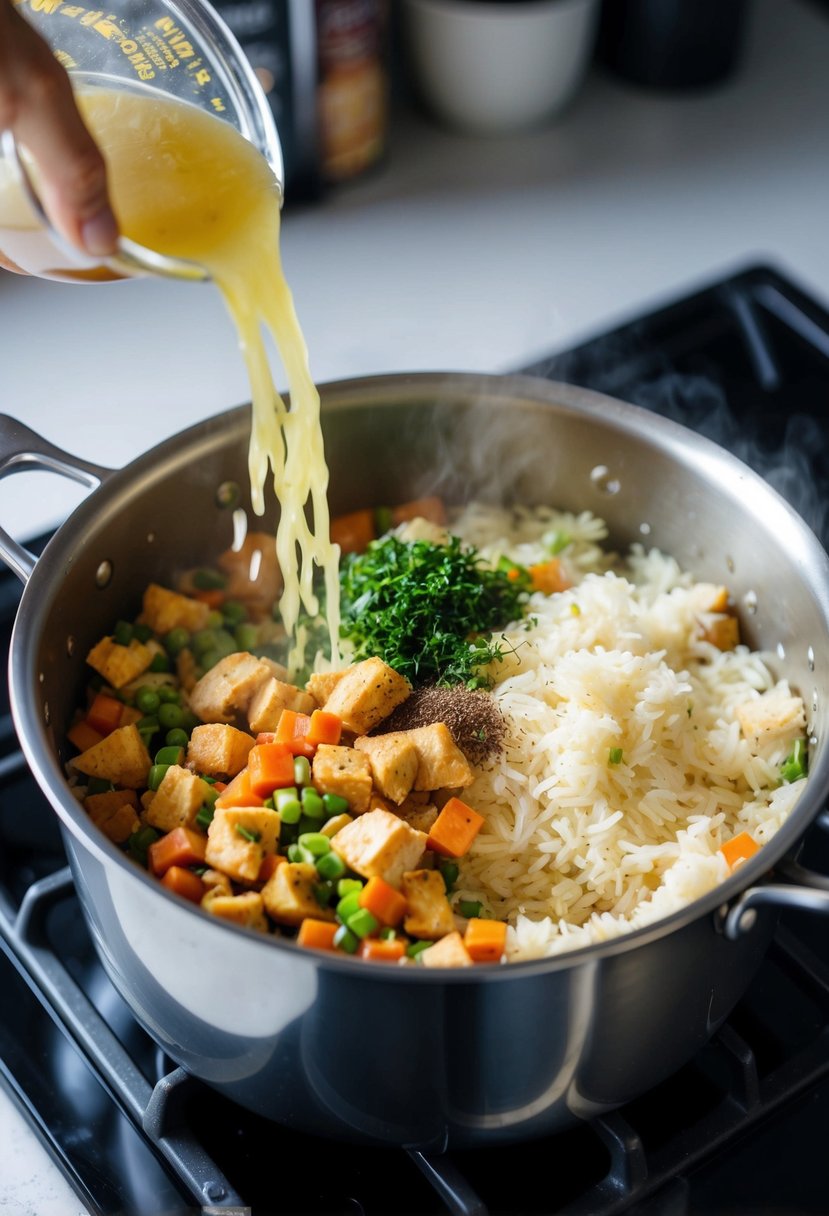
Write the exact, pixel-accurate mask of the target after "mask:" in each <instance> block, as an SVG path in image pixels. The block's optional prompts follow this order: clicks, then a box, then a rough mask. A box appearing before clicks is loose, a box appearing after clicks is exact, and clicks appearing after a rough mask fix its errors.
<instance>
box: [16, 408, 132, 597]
mask: <svg viewBox="0 0 829 1216" xmlns="http://www.w3.org/2000/svg"><path fill="white" fill-rule="evenodd" d="M32 469H41V470H43V471H44V472H47V473H59V474H60V475H61V476H62V477H68V478H70V479H71V480H72V481H78V482H80V483H81V485H84V486H88V487H89V488H90V489H94V488H95V486H98V485H100V484H101V483H102V482H103V481H106V479H107V477H110V476H111V475H112V473H113V472H114V470H113V469H108V468H105V467H104V466H103V465H99V464H93V463H92V462H91V461H89V460H81V459H80V458H79V457H77V456H72V455H71V454H70V453H69V452H65V451H64V450H63V449H62V448H59V447H56V446H55V444H53V443H49V441H48V440H47V439H44V438H43V437H42V436H40V435H38V434H37V432H36V431H33V430H31V428H30V427H28V426H26V425H25V424H24V423H22V422H18V420H17V419H16V418H10V417H9V416H8V415H7V414H0V478H3V477H8V476H10V474H12V473H22V472H29V471H31V470H32ZM0 559H2V560H3V561H4V562H5V563H6V565H7V566H8V567H9V568H10V569H11V570H13V571H14V573H15V574H16V575H17V577H18V578H19V579H20V580H21V582H24V583H26V582H28V581H29V578H30V577H31V574H32V571H33V570H34V568H35V565H36V564H37V557H36V556H35V554H33V553H30V552H29V550H28V549H24V547H23V546H22V545H20V544H18V542H17V541H16V540H14V539H13V538H12V537H11V536H10V535H9V534H8V532H7V531H6V530H5V528H2V527H0Z"/></svg>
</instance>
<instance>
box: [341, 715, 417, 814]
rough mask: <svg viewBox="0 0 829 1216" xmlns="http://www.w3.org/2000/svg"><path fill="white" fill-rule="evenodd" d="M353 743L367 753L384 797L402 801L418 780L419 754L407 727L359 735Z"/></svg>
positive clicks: (372, 771) (375, 780) (377, 784)
mask: <svg viewBox="0 0 829 1216" xmlns="http://www.w3.org/2000/svg"><path fill="white" fill-rule="evenodd" d="M354 746H355V748H356V749H357V750H358V751H361V752H362V753H363V754H364V755H365V756H367V757H368V761H369V764H370V765H371V773H372V777H373V778H374V784H375V786H376V787H377V789H378V790H379V791H380V793H381V794H382V795H383V797H384V798H390V799H391V801H392V802H396V803H398V804H399V803H401V802H402V801H403V800H404V798H406V796H407V795H408V793H409V792H410V790H411V788H412V786H413V785H414V783H415V777H416V776H417V772H418V769H419V767H420V754H419V753H418V750H417V748H416V747H415V745H414V743H413V742H412V740H411V739H410V738H408V736H407V734H406V732H405V731H395V732H393V733H392V734H388V735H360V736H359V738H357V739H355V740H354Z"/></svg>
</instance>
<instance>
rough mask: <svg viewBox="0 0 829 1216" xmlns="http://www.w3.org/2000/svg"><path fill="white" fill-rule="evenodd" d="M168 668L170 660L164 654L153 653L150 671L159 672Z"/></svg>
mask: <svg viewBox="0 0 829 1216" xmlns="http://www.w3.org/2000/svg"><path fill="white" fill-rule="evenodd" d="M169 670H170V660H169V659H168V658H167V656H166V654H154V655H153V661H152V662H151V663H150V671H154V672H159V671H169Z"/></svg>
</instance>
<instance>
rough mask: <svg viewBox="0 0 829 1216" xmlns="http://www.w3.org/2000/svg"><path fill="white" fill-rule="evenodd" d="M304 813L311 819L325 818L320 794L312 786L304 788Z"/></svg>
mask: <svg viewBox="0 0 829 1216" xmlns="http://www.w3.org/2000/svg"><path fill="white" fill-rule="evenodd" d="M303 759H304V757H303ZM302 813H303V814H304V815H307V816H308V818H309V819H324V818H325V808H324V806H323V801H322V798H320V796H319V794H318V793H317V791H316V790H315V789H314V787H313V786H312V785H306V786H303V790H302Z"/></svg>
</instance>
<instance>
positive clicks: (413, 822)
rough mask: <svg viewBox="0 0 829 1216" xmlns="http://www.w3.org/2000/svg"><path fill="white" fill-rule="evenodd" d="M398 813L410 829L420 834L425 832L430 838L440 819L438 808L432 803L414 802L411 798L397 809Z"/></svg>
mask: <svg viewBox="0 0 829 1216" xmlns="http://www.w3.org/2000/svg"><path fill="white" fill-rule="evenodd" d="M397 813H398V815H399V816H400V818H401V819H405V820H406V823H408V824H409V826H410V827H413V828H415V829H416V830H417V831H418V832H425V833H426V834H427V836H428V834H429V832H430V831H431V830H432V826H433V824H434V822H435V820H436V819H437V817H438V808H437V807H436V806H435V805H434V803H432V802H413V801H412V799H411V798H407V799H406V801H405V802H402V803H401V804H400V806H399V807H398V808H397Z"/></svg>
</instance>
